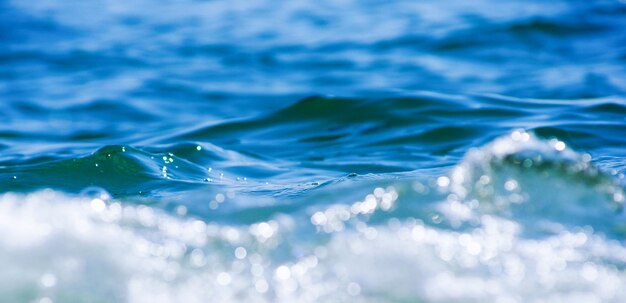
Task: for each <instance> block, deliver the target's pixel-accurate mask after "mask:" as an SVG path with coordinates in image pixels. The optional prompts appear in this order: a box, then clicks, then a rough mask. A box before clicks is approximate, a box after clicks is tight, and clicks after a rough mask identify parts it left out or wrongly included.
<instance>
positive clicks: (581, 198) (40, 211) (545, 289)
mask: <svg viewBox="0 0 626 303" xmlns="http://www.w3.org/2000/svg"><path fill="white" fill-rule="evenodd" d="M524 134H525V133H523V132H520V133H517V134H516V133H513V134H511V135H510V136H508V137H505V138H501V139H498V140H496V141H494V143H492V144H490V145H488V146H486V147H485V148H482V149H477V150H474V151H472V152H470V153H468V155H467V157H466V159H465V160H463V161H462V162H461V164H459V165H458V166H457V167H456V168H455V169H454V170H453V171H452V173H451V174H450V175H449V176H446V179H447V180H443V179H441V180H443V181H440V180H437V178H435V179H436V180H433V182H432V188H431V189H430V191H431V192H440V193H441V195H440V196H438V197H439V198H437V199H438V200H437V201H435V202H433V203H434V205H435V209H436V210H438V211H439V212H440V214H439V215H440V216H441V217H437V220H434V219H433V220H425V219H423V218H421V219H420V218H418V217H419V216H415V217H411V216H406V214H404V213H397V212H394V211H395V210H396V209H399V208H400V206H401V205H400V204H402V203H420V202H421V201H420V199H424V197H425V196H424V195H423V194H422V193H423V192H426V191H428V189H425V186H424V185H420V186H413V187H409V188H410V189H409V190H406V188H407V186H405V185H404V184H398V185H397V186H389V187H386V188H382V187H377V188H375V189H373V190H372V192H371V193H370V194H366V195H364V197H363V199H362V200H361V201H355V202H353V203H349V204H333V205H330V206H328V205H327V204H326V206H319V205H317V204H315V203H313V204H311V207H310V208H309V209H307V211H305V212H303V213H293V214H289V215H285V214H276V216H275V217H274V218H273V219H271V220H268V221H263V222H256V223H253V224H249V225H244V224H226V223H219V224H218V223H212V222H206V221H203V220H199V219H194V218H192V217H189V216H187V215H186V214H185V212H179V214H178V215H174V214H168V213H165V212H164V211H163V210H160V209H155V208H152V207H149V206H142V205H136V204H130V203H129V202H124V201H116V200H112V199H111V198H110V197H109V196H108V195H106V194H103V193H98V192H91V193H86V194H85V195H82V196H71V195H67V194H63V193H60V192H55V191H52V190H44V191H40V192H35V193H30V194H12V193H8V194H4V195H2V196H0V247H1V248H2V249H1V250H0V266H1V268H2V270H1V271H0V300H1V301H3V302H129V303H133V302H208V301H210V302H213V301H216V302H242V301H243V302H319V301H329V302H397V301H402V302H416V301H418V302H422V301H423V302H626V290H624V288H623V287H622V286H623V285H625V284H626V272H624V268H626V247H625V246H624V242H623V235H624V231H623V230H620V226H621V225H620V222H623V218H622V217H620V215H621V214H620V213H619V210H618V209H616V208H615V207H614V206H610V205H612V204H614V203H618V204H619V203H620V202H619V201H616V200H615V193H619V192H620V191H619V190H621V188H620V187H619V185H617V184H616V183H615V182H614V181H613V179H611V178H610V177H606V176H604V177H601V173H600V172H598V175H595V177H594V176H592V175H593V174H591V175H590V174H589V173H590V172H592V171H593V169H592V165H591V164H590V163H589V161H588V159H586V157H585V156H584V155H580V154H577V153H575V152H573V151H571V150H569V149H567V148H566V147H565V146H563V145H561V144H557V143H558V142H556V143H555V142H553V141H542V140H539V139H537V138H534V137H532V135H528V136H529V137H528V138H527V139H523V138H525V137H526V135H524ZM518 137H519V138H522V140H527V141H524V142H529V143H523V144H522V143H520V144H521V145H515V144H517V143H515V142H518V141H515V140H516V139H515V138H518ZM502 140H504V141H502ZM510 140H513V141H510ZM503 142H504V143H506V144H505V145H502V146H503V147H502V148H500V147H498V146H500V145H499V144H504V143H503ZM559 142H560V141H559ZM510 144H513V146H511V145H510ZM563 144H565V143H563ZM544 149H545V150H544ZM529 151H532V152H529ZM551 153H553V154H554V156H550V155H551ZM537 154H540V155H542V156H543V157H544V160H545V159H551V160H550V161H551V162H550V161H549V163H550V164H549V165H548V166H540V165H536V164H537V163H539V162H537V163H535V164H534V165H531V166H528V167H526V166H524V160H525V159H526V157H527V156H528V155H531V156H528V157H531V158H532V159H536V158H533V157H535V156H536V155H537ZM510 156H516V157H513V158H511V157H510ZM517 156H519V157H517ZM507 161H508V162H507ZM581 161H582V162H581ZM507 163H508V164H507ZM543 163H548V162H545V161H544V162H543ZM581 165H582V166H584V167H582V166H581ZM585 165H586V166H585ZM578 166H581V167H580V169H579V170H576V169H574V168H572V167H578ZM459 171H460V172H461V173H459ZM544 172H548V173H547V174H548V175H547V177H546V176H545V174H544ZM568 174H569V175H568ZM459 176H462V177H459ZM485 176H486V177H485ZM541 176H543V177H541ZM598 178H600V179H598ZM485 179H489V180H485ZM533 180H539V181H533ZM607 180H608V181H607ZM477 184H478V185H477ZM487 185H489V186H492V187H494V189H493V190H492V191H491V192H489V193H488V194H484V195H483V194H482V193H481V192H480V188H481V187H480V186H487ZM609 185H610V186H609ZM477 186H478V187H477ZM496 187H497V188H496ZM485 188H486V187H485ZM555 188H558V189H560V190H562V192H561V193H560V194H561V195H562V198H560V197H561V196H560V195H548V194H546V193H549V192H550V190H552V189H555ZM608 188H612V190H613V195H607V193H609V192H608V191H607V190H609V189H608ZM618 189H619V190H618ZM609 191H610V190H609ZM513 194H517V195H520V196H521V197H522V198H520V200H516V199H515V198H512V196H511V195H513ZM545 197H548V198H549V200H550V201H552V204H551V205H552V207H554V211H552V212H543V211H539V210H542V209H543V210H550V209H549V208H541V207H543V206H542V205H544V203H547V202H546V201H547V200H546V199H544V198H545ZM498 199H504V200H502V201H504V202H502V201H500V202H497V201H498ZM588 199H592V202H593V203H587V202H588V201H587V200H588ZM433 203H431V204H429V205H433ZM499 203H500V204H499ZM603 203H604V204H605V205H603ZM494 205H495V206H494ZM524 207H528V208H529V209H530V210H525V208H524ZM596 208H597V209H599V210H597V211H596V210H595V209H596ZM572 209H573V210H572ZM583 210H584V211H583ZM376 216H378V218H379V219H378V220H373V218H374V217H376ZM304 218H306V220H303V219H304ZM380 218H383V219H382V220H380ZM442 222H443V223H442ZM538 222H541V224H539V223H538ZM607 222H608V223H607ZM534 225H541V226H543V227H542V228H535V226H534ZM546 226H548V227H549V228H547V227H546ZM529 230H531V231H532V232H529Z"/></svg>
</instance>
